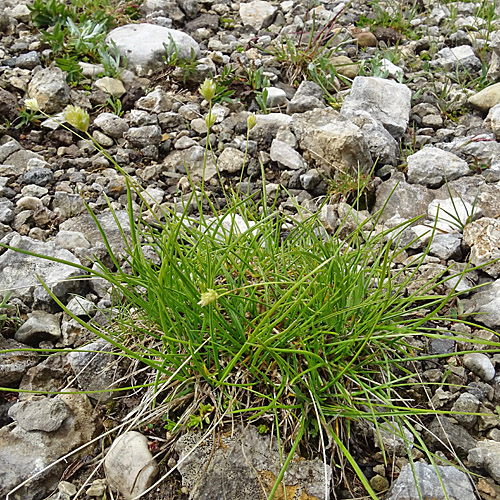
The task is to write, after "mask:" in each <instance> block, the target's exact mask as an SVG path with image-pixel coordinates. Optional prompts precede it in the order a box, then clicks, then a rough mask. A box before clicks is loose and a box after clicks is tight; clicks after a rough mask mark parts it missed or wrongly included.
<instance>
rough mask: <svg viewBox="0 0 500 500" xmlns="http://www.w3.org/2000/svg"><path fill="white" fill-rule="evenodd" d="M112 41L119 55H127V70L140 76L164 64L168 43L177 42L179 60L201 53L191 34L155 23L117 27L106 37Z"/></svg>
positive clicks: (107, 41)
mask: <svg viewBox="0 0 500 500" xmlns="http://www.w3.org/2000/svg"><path fill="white" fill-rule="evenodd" d="M112 42H114V43H115V44H116V46H117V48H118V51H119V53H120V55H121V56H124V57H126V58H127V64H128V69H130V70H132V71H134V72H135V73H136V74H137V75H139V76H142V75H146V74H147V73H148V72H149V71H158V70H160V69H162V68H163V67H164V65H165V61H164V59H163V56H165V55H166V50H165V45H166V46H167V47H168V46H170V45H171V44H172V43H173V44H175V46H176V48H177V50H178V53H177V57H178V58H180V59H189V58H190V57H191V51H192V50H193V51H194V54H195V56H196V58H198V57H199V56H200V47H199V45H198V43H197V42H196V41H195V40H194V39H193V38H191V37H190V36H189V35H187V34H186V33H183V32H182V31H178V30H174V29H170V28H165V27H163V26H158V25H156V24H149V23H143V24H127V25H125V26H120V27H119V28H115V29H114V30H112V31H111V32H110V33H109V34H108V36H107V37H106V43H107V44H108V45H111V44H112Z"/></svg>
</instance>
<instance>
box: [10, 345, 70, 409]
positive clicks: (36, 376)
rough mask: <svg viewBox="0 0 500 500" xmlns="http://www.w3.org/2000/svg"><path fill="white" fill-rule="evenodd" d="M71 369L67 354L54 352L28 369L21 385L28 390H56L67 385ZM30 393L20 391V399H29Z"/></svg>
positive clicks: (20, 386) (21, 387)
mask: <svg viewBox="0 0 500 500" xmlns="http://www.w3.org/2000/svg"><path fill="white" fill-rule="evenodd" d="M69 375H70V369H69V365H68V362H67V358H66V355H61V354H53V355H51V356H48V357H46V358H45V359H44V360H43V361H42V362H40V363H38V364H37V365H35V366H32V367H31V368H29V369H28V371H27V372H26V374H25V375H24V376H23V378H22V380H21V383H20V385H19V388H20V389H23V390H26V391H43V392H56V391H60V390H62V389H63V388H64V386H65V385H66V381H67V379H68V376H69ZM30 397H32V395H31V394H28V393H19V399H20V400H24V399H29V398H30Z"/></svg>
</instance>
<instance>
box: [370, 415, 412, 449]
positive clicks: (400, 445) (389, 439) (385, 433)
mask: <svg viewBox="0 0 500 500" xmlns="http://www.w3.org/2000/svg"><path fill="white" fill-rule="evenodd" d="M372 431H373V439H374V441H375V446H376V447H377V448H380V449H383V450H384V451H385V453H387V455H390V456H394V455H395V456H398V457H404V456H406V455H407V453H408V452H407V450H408V449H410V450H411V449H412V448H413V442H414V441H415V436H414V435H413V434H412V433H411V432H410V431H409V430H408V429H406V428H403V433H404V437H403V435H401V431H400V429H399V427H398V425H397V424H395V428H392V427H391V426H390V425H389V424H388V423H385V424H382V425H381V426H379V427H378V428H375V427H374V428H373V429H372Z"/></svg>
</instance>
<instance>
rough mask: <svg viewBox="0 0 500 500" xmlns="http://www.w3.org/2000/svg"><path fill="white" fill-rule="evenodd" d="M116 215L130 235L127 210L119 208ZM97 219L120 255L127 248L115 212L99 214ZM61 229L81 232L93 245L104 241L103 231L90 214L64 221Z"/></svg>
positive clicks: (116, 252)
mask: <svg viewBox="0 0 500 500" xmlns="http://www.w3.org/2000/svg"><path fill="white" fill-rule="evenodd" d="M115 215H116V217H117V219H118V222H119V224H120V226H121V229H122V230H123V231H124V233H125V235H130V219H129V215H128V214H127V212H126V211H125V210H119V211H117V212H115ZM97 221H98V222H99V224H100V225H101V228H102V230H103V231H104V234H106V238H107V239H108V242H109V244H110V246H111V249H112V251H113V252H114V253H115V255H118V254H119V253H120V252H121V251H122V250H123V249H124V248H125V242H124V241H123V237H122V233H121V231H120V229H119V228H118V226H117V225H116V221H115V218H114V217H113V214H111V213H110V212H104V213H101V214H98V215H97ZM59 230H60V231H73V232H75V231H76V232H80V233H82V234H83V235H84V236H85V238H86V240H87V241H88V242H90V244H91V245H92V246H96V245H97V244H99V243H103V242H104V240H103V239H102V235H101V232H100V231H99V229H98V227H97V226H96V224H95V222H94V219H92V217H91V216H90V215H89V214H82V215H79V216H78V217H73V218H72V219H68V220H67V221H64V222H63V223H62V224H61V225H60V226H59Z"/></svg>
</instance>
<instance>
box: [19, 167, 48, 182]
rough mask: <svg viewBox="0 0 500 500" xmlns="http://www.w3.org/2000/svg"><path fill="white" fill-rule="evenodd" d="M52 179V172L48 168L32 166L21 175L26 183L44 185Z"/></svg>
mask: <svg viewBox="0 0 500 500" xmlns="http://www.w3.org/2000/svg"><path fill="white" fill-rule="evenodd" d="M53 179H54V174H53V173H52V170H50V169H49V168H32V169H31V170H28V171H27V172H26V173H25V174H24V175H23V181H24V182H25V183H26V184H35V185H36V186H45V185H46V184H49V183H50V182H52V180H53Z"/></svg>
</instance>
